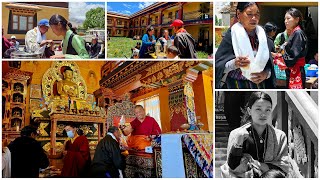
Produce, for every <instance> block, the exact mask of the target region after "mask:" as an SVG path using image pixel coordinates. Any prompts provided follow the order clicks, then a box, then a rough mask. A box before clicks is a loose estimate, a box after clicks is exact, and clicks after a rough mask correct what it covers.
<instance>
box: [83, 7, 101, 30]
mask: <svg viewBox="0 0 320 180" xmlns="http://www.w3.org/2000/svg"><path fill="white" fill-rule="evenodd" d="M83 27H84V28H85V29H88V28H104V27H105V11H104V9H103V8H101V7H98V8H95V9H90V10H89V11H88V12H87V13H86V19H85V21H84V22H83Z"/></svg>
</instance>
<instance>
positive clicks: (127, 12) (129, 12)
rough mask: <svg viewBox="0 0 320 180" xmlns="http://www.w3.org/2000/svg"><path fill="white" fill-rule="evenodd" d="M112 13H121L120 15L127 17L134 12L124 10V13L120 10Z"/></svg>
mask: <svg viewBox="0 0 320 180" xmlns="http://www.w3.org/2000/svg"><path fill="white" fill-rule="evenodd" d="M112 12H115V13H119V14H127V15H131V14H132V12H131V11H128V10H122V11H120V10H118V11H112Z"/></svg>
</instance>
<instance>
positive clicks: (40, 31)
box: [25, 19, 53, 52]
mask: <svg viewBox="0 0 320 180" xmlns="http://www.w3.org/2000/svg"><path fill="white" fill-rule="evenodd" d="M49 27H50V26H49V20H48V19H41V20H40V21H39V22H38V26H37V27H35V28H33V29H31V30H29V31H28V32H27V34H26V37H25V44H26V51H27V52H36V51H37V50H39V49H40V48H41V47H42V46H45V45H47V44H52V43H53V41H52V40H47V38H46V33H47V32H48V29H49Z"/></svg>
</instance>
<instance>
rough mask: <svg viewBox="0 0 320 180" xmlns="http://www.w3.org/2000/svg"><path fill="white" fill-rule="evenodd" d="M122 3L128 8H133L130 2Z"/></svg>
mask: <svg viewBox="0 0 320 180" xmlns="http://www.w3.org/2000/svg"><path fill="white" fill-rule="evenodd" d="M122 5H123V6H124V7H126V8H128V9H132V5H130V4H126V3H123V4H122Z"/></svg>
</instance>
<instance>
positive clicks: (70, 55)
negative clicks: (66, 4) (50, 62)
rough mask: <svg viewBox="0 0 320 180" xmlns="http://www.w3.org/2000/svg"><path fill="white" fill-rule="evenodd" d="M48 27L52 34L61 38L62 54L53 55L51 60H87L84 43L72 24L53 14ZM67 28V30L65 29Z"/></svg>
mask: <svg viewBox="0 0 320 180" xmlns="http://www.w3.org/2000/svg"><path fill="white" fill-rule="evenodd" d="M49 24H50V27H51V29H52V31H53V33H54V34H56V35H57V36H63V42H62V53H63V55H54V56H51V57H50V58H52V59H89V54H88V52H87V50H86V47H85V41H84V40H83V38H82V37H80V36H79V35H77V33H76V30H75V29H74V28H73V27H72V24H71V23H70V22H69V21H67V20H66V19H65V18H64V17H63V16H61V15H59V14H55V15H53V16H51V18H50V20H49ZM67 26H68V28H67Z"/></svg>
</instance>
